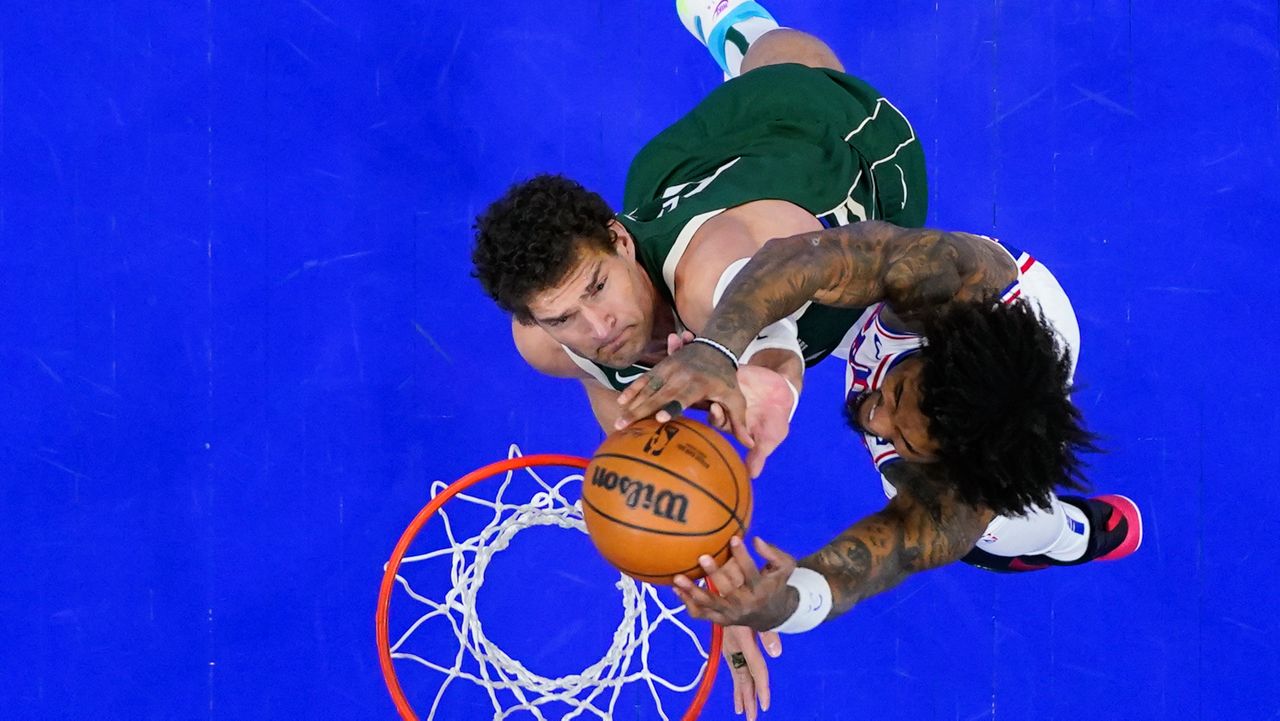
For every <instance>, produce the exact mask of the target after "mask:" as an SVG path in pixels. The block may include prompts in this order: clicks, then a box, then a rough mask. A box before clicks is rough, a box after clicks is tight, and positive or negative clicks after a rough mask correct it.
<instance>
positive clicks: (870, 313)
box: [845, 236, 1080, 496]
mask: <svg viewBox="0 0 1280 721" xmlns="http://www.w3.org/2000/svg"><path fill="white" fill-rule="evenodd" d="M978 237H982V238H985V237H986V236H978ZM986 239H987V240H989V241H991V242H992V243H996V244H997V245H1000V247H1001V248H1003V249H1004V251H1005V252H1006V253H1008V254H1009V257H1011V258H1012V259H1013V260H1014V262H1015V263H1016V264H1017V266H1018V277H1017V278H1016V279H1015V280H1014V281H1013V282H1012V283H1010V284H1009V287H1007V288H1005V289H1004V292H1003V293H1001V295H1000V298H1001V300H1002V301H1003V302H1005V303H1012V302H1014V301H1019V300H1021V301H1023V302H1031V303H1035V304H1036V305H1037V306H1038V307H1039V308H1040V312H1041V313H1042V314H1043V315H1044V318H1045V320H1047V321H1048V322H1049V324H1050V325H1051V326H1053V329H1054V331H1055V333H1056V334H1057V336H1058V342H1059V344H1060V345H1061V347H1062V348H1064V349H1066V350H1067V352H1068V353H1069V355H1070V357H1071V372H1072V374H1074V373H1075V367H1076V358H1077V357H1078V355H1079V351H1080V327H1079V325H1078V324H1077V322H1076V314H1075V311H1074V310H1072V308H1071V301H1070V300H1069V299H1068V298H1067V294H1066V293H1065V292H1063V290H1062V286H1060V285H1058V281H1057V279H1055V278H1054V277H1053V274H1052V273H1050V272H1049V269H1048V268H1046V267H1045V266H1044V265H1043V264H1042V263H1040V262H1039V261H1037V260H1036V259H1035V258H1033V257H1031V256H1030V255H1028V254H1027V253H1024V252H1022V251H1019V250H1017V249H1015V248H1011V247H1009V246H1008V245H1004V244H1002V243H1000V242H999V241H997V240H994V239H992V238H986ZM887 307H888V306H887V305H886V304H885V303H877V304H875V305H873V306H871V307H870V308H867V310H866V311H865V312H863V314H862V316H861V317H860V318H858V321H857V322H856V323H854V325H853V328H852V329H851V330H850V334H851V338H847V339H846V340H847V341H849V363H848V365H847V366H846V368H845V388H846V392H845V400H846V402H848V400H849V399H850V398H851V397H856V396H858V395H861V394H863V393H867V392H870V391H874V390H878V389H879V388H880V387H881V385H882V384H883V383H884V379H885V376H887V375H888V374H889V371H890V370H892V369H893V367H894V366H896V365H897V364H898V363H901V362H902V361H903V360H905V359H907V358H909V357H911V356H912V355H913V354H915V353H916V352H917V351H919V350H920V347H921V346H922V345H924V344H925V343H926V342H927V341H926V339H925V338H924V337H923V336H921V335H918V334H916V333H911V332H909V331H904V330H898V329H895V328H891V327H888V326H887V325H886V324H885V322H884V320H883V319H882V317H881V316H882V315H883V312H884V310H885V309H886V308H887ZM862 441H863V443H864V444H865V445H866V447H867V451H868V452H869V453H870V454H871V461H872V462H873V463H874V464H875V465H876V468H877V469H878V470H881V471H883V469H884V467H885V465H886V464H889V463H893V462H895V461H898V460H900V458H899V456H898V451H897V449H895V448H894V447H893V444H892V443H890V442H889V441H887V440H885V439H883V438H880V437H879V436H875V435H872V434H870V433H863V434H862ZM885 491H886V493H888V494H889V495H890V496H892V495H894V493H895V492H894V491H893V489H892V487H891V486H890V485H889V483H888V481H885Z"/></svg>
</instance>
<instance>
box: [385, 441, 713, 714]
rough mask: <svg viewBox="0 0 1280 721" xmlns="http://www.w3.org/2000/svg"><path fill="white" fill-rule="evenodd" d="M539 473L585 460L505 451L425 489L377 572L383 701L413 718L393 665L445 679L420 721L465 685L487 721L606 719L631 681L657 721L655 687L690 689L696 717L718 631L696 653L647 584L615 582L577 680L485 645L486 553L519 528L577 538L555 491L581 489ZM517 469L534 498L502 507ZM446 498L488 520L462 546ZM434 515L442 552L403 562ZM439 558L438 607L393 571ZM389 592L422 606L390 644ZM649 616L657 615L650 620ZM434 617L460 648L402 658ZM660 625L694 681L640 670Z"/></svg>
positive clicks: (578, 515) (578, 521)
mask: <svg viewBox="0 0 1280 721" xmlns="http://www.w3.org/2000/svg"><path fill="white" fill-rule="evenodd" d="M547 466H559V467H564V468H574V469H584V468H586V466H587V460H586V459H585V458H579V457H576V456H568V455H554V454H541V455H532V456H521V455H520V449H519V448H517V447H516V446H514V445H512V446H511V447H510V449H509V457H508V458H507V459H506V460H504V461H499V462H496V463H491V464H489V465H487V466H485V467H483V468H480V469H478V470H476V471H473V472H472V473H468V474H467V475H465V476H463V477H462V478H459V479H458V480H457V481H455V482H453V483H451V484H444V483H441V482H439V481H437V482H435V483H433V484H432V487H431V494H432V498H431V501H430V502H429V503H428V504H427V505H426V506H425V507H424V508H423V509H422V510H421V511H419V512H418V515H417V516H415V517H414V519H413V521H412V522H411V523H410V524H409V526H408V528H406V529H405V531H404V533H403V534H402V535H401V536H400V539H399V541H398V542H397V543H396V546H395V550H394V551H393V552H392V555H391V559H390V560H389V561H388V563H387V564H386V566H385V570H384V572H383V576H382V585H381V587H380V589H379V593H378V607H377V616H376V624H375V625H376V632H377V637H378V660H379V663H380V664H381V667H382V675H383V679H384V680H385V681H386V684H387V690H388V691H389V692H390V693H391V698H392V701H393V702H394V703H395V706H396V710H397V711H398V713H399V714H400V717H401V718H402V719H405V720H406V721H408V720H410V719H412V720H415V721H416V719H417V718H418V716H417V714H416V713H415V712H414V710H413V708H412V705H411V704H410V702H409V700H408V698H407V697H406V695H405V692H404V690H403V689H402V688H401V685H400V680H399V678H398V677H397V675H396V669H395V664H394V660H395V659H401V660H411V661H415V662H417V663H419V664H421V665H423V666H426V667H428V668H430V669H433V670H435V671H438V672H440V673H443V674H445V676H446V680H445V681H444V682H443V683H442V684H441V687H440V689H439V690H438V692H437V693H436V696H435V699H434V701H433V703H432V704H431V709H430V712H429V713H428V715H427V718H428V719H433V718H434V717H435V714H436V712H437V709H438V708H439V706H440V703H441V697H442V696H443V695H444V693H445V691H446V690H447V688H448V686H449V684H450V683H453V682H454V681H455V680H463V681H469V682H471V683H473V684H475V685H477V686H480V687H482V688H483V689H484V691H485V692H486V693H487V695H488V696H489V699H490V701H491V703H492V705H493V709H494V716H493V718H494V719H505V718H507V717H508V715H510V714H511V713H515V712H517V711H523V712H527V713H531V714H532V715H533V717H534V718H537V719H540V720H541V719H545V718H547V717H545V716H544V715H543V714H544V709H546V708H549V706H548V704H550V703H560V704H564V705H567V706H568V707H570V708H572V711H570V712H569V713H568V714H566V715H565V718H577V717H579V716H581V715H583V714H588V713H589V714H591V715H594V716H597V717H599V718H601V719H608V718H611V717H612V716H613V705H614V703H616V701H617V699H618V694H619V692H620V691H621V687H622V686H623V685H625V684H627V683H631V682H636V681H639V682H643V683H645V684H647V686H648V688H649V693H650V696H651V697H652V699H653V701H654V704H655V706H656V707H657V711H658V714H659V715H660V716H661V718H663V719H664V720H666V719H667V718H668V717H667V714H666V712H665V711H664V710H663V708H662V703H661V700H660V699H659V697H658V693H657V688H658V687H663V688H665V689H666V690H667V691H674V692H687V691H689V690H690V689H693V687H694V686H695V684H696V686H697V688H696V691H695V693H694V698H693V701H692V703H691V704H690V706H689V708H688V710H687V711H686V712H685V714H684V715H683V716H682V717H681V719H682V721H693V720H694V719H697V718H698V715H699V714H700V713H701V711H702V707H703V705H704V704H705V703H706V700H707V697H708V695H709V694H710V691H711V687H712V685H713V684H714V683H715V677H716V671H717V667H718V665H719V664H718V661H719V656H720V645H721V636H722V629H721V628H720V626H718V625H713V627H712V633H711V642H710V647H709V648H708V649H707V650H706V651H704V650H703V648H702V644H701V642H700V641H699V639H698V638H697V636H696V635H695V634H694V633H693V632H692V631H691V630H690V629H689V628H688V627H687V626H686V625H685V624H684V623H683V622H682V621H681V620H679V619H678V618H676V617H675V614H677V613H679V612H681V611H683V606H678V605H677V606H674V607H669V606H667V605H666V604H665V603H664V602H663V601H662V600H661V599H660V598H659V596H658V593H657V589H656V588H654V587H653V586H650V585H649V584H646V583H641V582H638V581H635V580H634V579H631V578H629V577H627V576H625V575H621V574H619V576H620V580H619V582H618V583H617V584H616V587H617V588H619V589H620V590H621V591H622V592H623V606H624V617H623V620H622V623H621V625H620V626H619V628H618V631H617V632H616V633H615V634H614V639H613V645H612V646H611V647H610V649H609V651H608V653H606V655H605V657H604V658H602V659H601V660H600V661H599V662H598V663H596V664H593V665H591V666H589V667H588V668H586V669H584V670H583V672H582V673H581V674H573V675H570V676H565V677H558V678H543V677H541V676H538V675H537V674H534V673H532V672H530V671H529V670H527V669H526V668H525V667H524V666H523V665H522V664H520V662H518V661H516V660H515V659H512V658H511V657H509V656H508V655H507V654H506V653H505V652H503V651H502V650H501V649H499V648H497V646H496V645H495V644H493V643H492V642H490V641H489V640H488V639H487V638H485V636H484V632H483V628H482V627H481V624H480V619H479V616H478V613H477V611H476V603H475V594H476V592H477V591H478V589H479V588H480V586H481V584H482V583H483V581H484V571H485V568H486V566H487V564H488V562H489V559H490V558H491V557H492V554H493V553H495V552H497V551H500V550H503V549H505V548H506V547H507V544H508V543H509V542H510V541H511V539H512V538H513V537H514V536H515V535H516V534H517V533H519V532H520V531H521V530H523V529H526V528H531V527H535V526H548V525H554V526H559V527H562V528H576V529H578V530H579V531H581V532H583V533H585V532H586V529H585V526H584V524H583V521H582V510H581V507H580V505H579V504H577V503H573V502H571V501H569V500H568V499H567V498H566V496H565V495H564V494H563V493H562V489H563V488H564V486H566V485H567V484H569V483H571V482H572V483H580V482H581V479H582V476H581V473H580V472H579V473H577V474H574V475H570V476H567V477H565V478H563V479H562V480H560V481H559V482H557V483H554V484H552V483H548V482H546V481H544V480H543V479H542V478H541V477H540V476H539V475H538V474H537V473H536V472H535V471H534V469H535V468H540V467H547ZM522 470H523V471H525V472H527V473H528V474H529V476H531V477H532V479H533V480H534V481H535V482H536V483H537V484H538V486H539V487H540V490H539V491H538V492H536V493H534V494H533V496H532V498H527V499H524V500H521V501H518V502H510V501H506V500H504V496H505V495H506V494H507V493H508V487H509V486H510V484H511V483H512V480H513V477H514V476H515V475H516V473H517V471H522ZM500 474H506V477H505V479H504V480H503V482H502V483H501V484H500V486H499V487H498V490H497V492H496V494H495V495H494V497H493V499H492V500H490V499H489V498H480V497H476V496H473V495H471V494H464V493H463V491H465V490H467V489H468V488H470V487H472V486H473V485H475V484H477V483H479V482H480V481H483V480H486V479H489V478H492V477H494V476H498V475H500ZM455 497H457V498H458V499H459V500H461V501H466V502H469V503H470V504H477V505H480V506H483V507H485V508H486V509H487V510H488V511H491V512H492V514H493V518H492V519H491V520H490V521H489V523H488V524H487V525H486V526H485V527H484V528H483V529H482V530H481V531H480V532H479V533H477V534H476V535H474V536H471V537H469V538H462V539H459V538H455V533H454V529H453V527H452V525H451V521H450V517H449V514H448V512H447V511H445V510H443V507H444V505H445V503H447V502H448V501H450V500H452V499H454V498H455ZM437 515H439V516H440V520H441V522H442V524H443V526H444V530H445V532H446V533H447V534H448V544H449V547H447V548H443V549H439V550H436V551H431V552H428V553H425V554H422V555H418V556H413V557H409V558H406V554H407V553H408V551H409V547H410V545H411V544H412V543H413V542H414V540H415V538H417V536H418V534H419V532H420V531H421V530H422V529H423V527H424V526H426V524H427V522H428V521H429V520H431V519H432V518H433V517H435V516H437ZM467 554H470V555H467ZM442 556H448V557H451V561H452V563H451V566H452V570H451V575H452V587H451V590H450V591H449V592H448V593H447V594H446V597H445V599H444V600H443V601H440V602H437V601H433V600H431V599H430V598H427V597H426V596H424V595H423V594H420V593H418V592H416V591H415V590H414V589H413V588H412V587H411V585H410V583H409V582H408V581H407V580H406V579H405V578H404V576H402V574H401V567H402V565H403V564H405V563H409V562H411V561H415V560H425V559H429V558H435V557H442ZM397 584H399V585H400V586H402V587H403V588H404V589H405V591H406V592H407V593H408V594H409V595H410V597H412V598H413V600H415V601H418V602H420V603H423V604H425V605H426V606H427V608H428V609H430V610H428V611H427V612H426V613H424V614H423V615H422V616H420V617H419V618H418V620H417V621H416V622H415V623H413V624H412V625H411V626H410V627H409V629H408V630H407V631H405V632H404V633H403V634H402V635H401V636H400V637H399V639H398V640H396V641H394V642H393V641H392V638H391V630H390V620H389V616H390V606H391V594H392V591H393V590H394V589H395V586H396V585H397ZM713 590H714V589H713ZM651 614H652V615H654V616H656V617H655V618H650V615H651ZM439 617H447V618H448V621H449V624H450V626H451V627H452V629H453V632H454V635H455V636H457V638H458V640H459V642H460V648H459V651H458V653H457V655H456V656H455V657H454V658H453V660H452V662H451V663H447V664H446V663H434V662H431V661H428V660H426V659H423V658H421V657H419V656H417V655H415V654H412V653H408V652H404V651H401V647H402V645H403V644H404V643H405V641H406V640H407V639H408V638H409V637H410V635H411V634H412V633H413V632H414V631H415V630H416V629H417V628H418V627H419V626H420V625H421V624H423V623H424V622H426V621H427V620H428V619H433V618H439ZM668 623H669V624H672V625H674V626H676V627H678V629H679V630H680V631H682V632H683V633H685V634H687V635H688V636H689V638H690V639H692V641H693V643H694V645H695V646H696V648H697V652H698V653H699V654H700V655H701V656H702V657H703V658H704V659H706V660H705V661H704V664H703V666H702V668H701V669H700V670H699V671H698V674H697V676H696V677H695V678H694V679H693V680H692V681H690V682H689V683H687V684H684V685H681V684H678V683H674V682H672V681H669V680H667V679H665V678H663V677H661V676H659V675H657V674H656V673H654V672H653V671H652V670H651V669H650V668H649V661H648V653H649V643H648V641H649V636H650V635H651V634H653V632H654V631H655V630H657V629H658V628H659V627H661V626H663V625H665V624H668ZM636 656H639V660H638V663H639V665H640V668H639V669H632V668H631V667H632V666H633V664H634V663H636V660H635V658H634V657H636ZM464 659H467V660H469V661H471V662H472V663H475V664H477V665H478V666H479V668H480V669H481V671H480V672H479V673H468V672H467V671H465V670H463V669H461V664H462V661H463V660H464ZM605 703H607V704H608V707H607V708H604V709H601V708H597V707H596V704H601V705H603V704H605Z"/></svg>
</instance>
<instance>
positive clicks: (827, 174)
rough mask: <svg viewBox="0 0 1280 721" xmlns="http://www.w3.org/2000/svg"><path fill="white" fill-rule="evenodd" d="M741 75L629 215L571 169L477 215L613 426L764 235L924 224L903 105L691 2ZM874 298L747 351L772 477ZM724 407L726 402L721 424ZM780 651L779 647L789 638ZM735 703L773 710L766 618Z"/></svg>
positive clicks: (758, 456)
mask: <svg viewBox="0 0 1280 721" xmlns="http://www.w3.org/2000/svg"><path fill="white" fill-rule="evenodd" d="M677 10H678V11H679V14H680V17H681V20H682V21H683V22H684V24H685V27H686V28H687V29H688V30H689V31H690V32H691V33H692V34H693V35H694V36H695V37H696V38H697V39H698V40H699V41H700V42H702V43H703V44H704V45H706V46H707V47H708V49H709V50H710V51H711V54H712V56H713V57H714V58H715V59H716V61H717V63H718V64H719V65H720V67H721V68H722V69H723V70H724V72H725V75H726V78H729V80H728V82H726V83H725V84H724V85H723V86H721V87H720V88H718V89H716V90H715V91H713V92H712V93H711V94H710V95H709V96H708V97H707V98H706V99H705V100H703V102H701V103H700V104H698V106H696V107H695V108H694V109H693V110H692V111H691V112H690V113H689V114H688V115H687V116H685V117H684V118H683V119H681V120H680V121H678V122H676V123H675V124H674V125H672V126H671V127H670V128H668V129H667V130H665V131H664V132H662V133H661V134H660V135H658V136H657V137H656V138H654V139H653V140H652V141H650V142H649V143H648V144H647V145H646V146H645V147H644V148H643V149H642V150H641V151H640V153H639V154H638V155H637V156H636V157H635V159H634V160H633V162H632V165H631V168H630V170H629V172H628V176H627V182H626V188H625V193H624V201H623V212H622V213H621V214H616V213H615V212H614V210H613V209H612V208H610V207H609V206H608V204H607V203H605V202H604V200H603V199H601V198H600V196H598V195H596V194H595V193H592V192H590V191H587V190H586V189H584V188H582V187H581V186H580V185H578V184H577V183H575V182H573V181H571V180H569V179H567V178H563V177H559V176H547V175H543V176H538V177H535V178H533V179H531V180H528V181H526V182H524V183H520V184H518V185H516V186H514V187H513V188H511V189H510V190H509V191H508V192H507V193H506V194H505V195H504V196H503V197H502V198H500V199H498V200H497V201H496V202H494V203H493V204H492V205H491V206H490V207H489V208H488V209H487V210H486V211H485V213H484V214H483V215H482V216H481V217H480V218H479V219H478V220H477V223H476V231H477V232H476V244H475V248H474V252H473V260H474V264H475V275H476V276H477V277H478V278H479V279H480V281H481V283H482V285H483V286H484V288H485V291H486V292H487V293H488V294H489V295H490V296H491V297H493V299H494V300H495V301H496V302H497V303H498V305H499V306H500V307H502V308H503V309H504V310H507V311H508V312H510V313H511V314H512V316H513V320H512V335H513V337H514V340H515V343H516V347H517V348H518V349H519V351H520V353H521V355H522V356H523V357H524V358H525V360H526V361H528V363H529V364H530V365H532V366H533V367H534V368H536V369H538V370H539V371H541V372H543V373H545V374H548V375H552V376H556V377H564V378H574V379H577V380H579V381H580V382H582V384H583V386H584V388H585V389H586V393H587V397H588V399H589V400H590V403H591V406H592V409H593V411H594V413H595V415H596V418H597V420H598V421H599V422H600V424H601V427H602V428H604V429H605V430H606V431H612V430H613V428H614V424H615V421H616V419H617V417H618V413H619V406H618V404H617V396H618V393H619V392H620V391H621V390H623V389H625V388H626V387H627V386H628V385H629V384H630V383H631V382H633V381H634V380H635V379H636V378H638V377H640V376H641V375H643V374H644V373H645V372H646V371H647V370H649V369H650V368H652V367H653V365H654V364H656V363H657V362H658V361H660V360H662V358H664V357H665V356H666V355H667V353H668V351H669V350H670V349H672V348H674V347H677V346H678V345H679V344H680V343H681V342H685V341H688V340H691V339H692V336H691V335H689V334H688V332H689V331H692V332H697V331H699V330H701V328H702V326H703V324H704V323H705V322H706V320H707V319H708V318H709V317H710V314H711V311H712V309H713V307H714V305H715V302H716V300H717V298H718V295H719V293H721V292H723V290H724V288H725V287H726V286H727V285H728V284H729V282H730V281H731V280H732V278H733V277H734V274H735V273H736V272H737V271H738V270H740V269H741V267H742V266H743V265H745V264H746V262H747V260H748V259H749V258H750V257H751V255H752V254H753V253H755V252H756V250H758V249H759V248H760V247H761V246H762V245H763V244H764V243H765V242H766V241H768V240H770V239H771V238H775V237H787V236H792V235H796V234H799V233H804V232H810V231H815V230H820V229H822V228H824V227H832V226H839V225H845V224H847V223H851V222H856V221H861V220H869V219H883V220H888V221H891V222H893V223H895V224H897V225H900V226H911V227H918V226H920V225H921V224H923V222H924V218H925V210H926V200H927V193H926V188H925V169H924V156H923V153H922V151H921V147H920V143H919V142H918V141H917V139H916V136H915V132H914V130H913V129H912V127H911V125H910V124H909V123H908V122H907V120H906V118H905V117H904V116H903V115H902V113H901V112H899V110H898V109H897V108H896V107H894V105H893V104H892V103H891V102H890V101H889V100H887V99H886V98H884V97H883V96H882V95H881V94H880V93H879V92H877V91H876V90H875V89H873V88H872V87H870V86H868V85H867V84H866V83H864V82H862V81H861V80H858V79H857V78H854V77H851V76H849V75H847V74H845V73H844V72H843V66H842V65H841V63H840V61H839V59H838V58H837V57H836V56H835V54H834V53H833V52H832V51H831V49H830V48H829V47H828V46H827V45H826V44H825V43H823V42H822V41H821V40H819V39H818V38H816V37H813V36H812V35H808V34H805V33H801V32H797V31H794V30H789V29H785V28H779V26H778V24H777V23H776V22H775V21H774V20H773V18H772V17H771V16H770V15H769V13H768V12H767V11H765V10H764V9H763V8H762V7H760V5H758V4H757V3H755V2H744V1H742V0H737V1H734V0H721V1H720V2H707V0H692V1H690V2H685V1H684V0H680V1H679V2H678V3H677ZM860 312H861V311H860V309H837V308H831V307H826V306H822V305H817V304H811V305H809V306H806V307H805V308H803V309H801V311H799V312H797V313H796V314H794V315H793V316H792V317H789V318H785V319H783V320H781V321H779V322H778V323H775V324H773V325H771V326H770V327H769V328H766V329H764V330H763V331H762V332H761V333H760V334H759V335H758V337H757V338H756V340H755V341H753V343H752V346H751V347H750V348H748V349H747V351H746V352H745V353H743V356H742V357H743V359H744V361H745V362H744V366H743V369H742V371H741V373H740V378H739V381H740V386H741V387H742V389H743V391H744V394H745V395H746V396H747V399H748V408H747V423H748V425H749V427H750V428H751V437H752V438H753V439H754V447H753V448H752V449H751V451H750V453H749V455H748V459H747V461H748V466H749V468H750V469H751V471H752V473H753V475H758V474H759V472H760V470H761V468H762V466H763V463H764V460H765V458H766V457H767V456H768V454H769V453H770V452H771V451H772V450H773V449H774V448H776V447H777V445H778V444H779V443H781V442H782V440H783V438H785V436H786V433H787V429H788V426H789V423H790V418H791V414H792V413H793V412H794V409H795V405H796V403H797V401H798V397H799V392H800V389H801V388H802V385H803V373H804V368H805V367H806V366H807V365H810V364H813V363H816V362H817V361H819V360H821V359H822V358H824V357H825V356H826V355H829V354H831V353H832V352H833V351H835V350H836V349H837V348H838V347H840V346H841V344H842V341H845V339H846V336H848V335H849V330H850V327H851V326H852V324H853V321H854V320H855V319H857V318H858V316H859V315H860ZM716 411H717V409H716V408H714V407H713V408H712V415H713V420H723V418H717V417H716V415H717V414H716ZM764 640H765V646H766V649H767V650H769V652H770V653H771V654H772V655H775V656H776V655H777V654H778V653H780V650H781V647H780V645H779V642H778V639H777V637H776V635H767V636H766V637H765V639H764ZM725 649H726V658H728V659H730V661H731V663H730V666H731V671H732V676H733V680H734V688H735V693H734V696H735V706H736V707H737V708H738V710H739V712H742V711H746V713H747V715H748V717H749V718H754V717H755V714H756V707H757V703H759V705H760V706H761V707H763V708H766V709H767V708H768V704H769V691H768V675H767V669H766V668H765V663H764V660H763V657H762V656H761V654H760V652H759V649H758V648H757V647H756V645H755V643H754V639H753V638H752V637H751V635H750V631H747V630H745V629H742V628H741V627H739V628H737V629H731V631H730V633H729V634H727V636H726V645H725Z"/></svg>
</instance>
